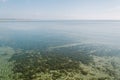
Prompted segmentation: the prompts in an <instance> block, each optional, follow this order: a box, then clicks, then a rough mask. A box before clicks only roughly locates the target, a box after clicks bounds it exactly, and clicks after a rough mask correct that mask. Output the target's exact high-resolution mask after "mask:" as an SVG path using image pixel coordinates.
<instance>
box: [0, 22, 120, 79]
mask: <svg viewBox="0 0 120 80" xmlns="http://www.w3.org/2000/svg"><path fill="white" fill-rule="evenodd" d="M19 49H22V50H24V51H28V52H29V50H33V52H34V51H38V52H41V51H42V52H44V51H45V52H48V53H49V52H50V53H51V52H53V53H58V54H62V55H65V56H66V54H67V55H72V56H73V55H76V53H84V54H89V55H90V56H91V55H92V56H94V58H93V59H95V61H97V60H98V62H99V60H101V61H103V62H106V63H102V62H99V63H98V62H95V66H98V67H100V70H99V69H97V68H94V69H95V70H97V71H98V73H100V74H95V73H94V75H101V74H102V73H104V74H105V75H106V76H108V77H110V76H112V77H114V79H113V78H111V77H110V78H107V80H119V79H120V78H119V77H116V75H119V72H113V73H116V75H115V74H109V73H108V72H107V69H106V68H105V71H106V72H104V71H103V72H102V70H101V69H103V67H102V66H107V65H105V64H108V65H110V66H111V63H107V61H111V60H113V59H114V58H113V57H115V59H114V60H113V62H114V64H115V65H116V64H118V65H117V66H119V64H120V63H119V62H117V61H119V60H120V59H119V57H118V56H120V21H104V20H103V21H102V20H100V21H99V20H96V21H95V20H83V21H82V20H75V21H74V20H71V21H67V20H66V21H65V20H64V21H62V20H61V21H6V22H5V21H4V22H0V54H1V56H0V57H1V62H0V63H1V64H3V65H2V66H1V67H0V71H1V75H0V79H2V80H10V79H11V80H12V78H6V76H5V74H7V73H4V75H2V74H3V72H4V70H5V69H4V68H3V67H4V66H6V65H7V66H9V64H10V63H11V62H10V63H8V62H7V60H9V59H10V58H12V56H13V55H14V54H15V53H16V52H17V51H18V50H19ZM9 53H11V54H9ZM68 53H70V54H68ZM77 55H78V54H77ZM6 56H7V57H6ZM101 56H102V57H101ZM106 56H107V60H106ZM4 57H5V58H4ZM13 57H14V56H13ZM17 57H19V56H17ZM67 57H68V58H69V57H70V59H71V60H72V59H73V58H71V56H67ZM67 57H65V58H67ZM2 58H4V59H2ZM79 58H80V57H77V58H76V56H75V57H74V59H77V60H79ZM74 59H73V61H74ZM15 60H16V59H15ZM60 60H62V59H60ZM80 60H81V62H82V59H81V58H80ZM80 60H79V61H80ZM16 61H17V60H16ZM79 61H78V62H79ZM5 63H6V65H4V64H5ZM84 63H86V62H84V61H83V64H84ZM27 64H28V63H27ZM91 64H92V63H91ZM12 65H14V64H12ZM54 65H55V64H54ZM100 65H102V66H100ZM12 67H13V66H12ZM14 67H15V66H14ZM84 67H89V68H90V67H91V65H90V66H86V65H84ZM101 67H102V68H101ZM8 68H9V70H8V72H9V73H10V70H12V69H11V67H8ZM111 69H112V70H114V69H115V70H120V67H115V68H113V66H112V68H111V67H110V70H111ZM2 70H3V72H2ZM50 70H51V69H50ZM55 70H57V69H56V68H55ZM6 72H7V71H6ZM58 72H59V71H58ZM93 72H94V71H93ZM111 72H112V71H111ZM10 74H11V73H10ZM76 74H77V73H76ZM76 74H75V75H76ZM78 74H79V73H78ZM88 74H90V73H88ZM90 75H91V74H90ZM83 76H86V75H84V73H83ZM91 76H92V77H89V78H88V79H87V80H92V79H93V77H94V76H93V75H91ZM106 76H104V75H103V76H102V75H101V77H102V78H103V77H106ZM99 77H100V76H99ZM101 77H100V79H101ZM59 78H60V79H61V77H59ZM26 79H27V78H26ZM26 79H25V80H26ZM49 79H50V78H49ZM52 79H53V78H52ZM79 79H80V78H79ZM23 80H24V79H23ZM31 80H32V79H31ZM36 80H38V79H36ZM40 80H41V79H40ZM42 80H44V79H42ZM50 80H51V79H50ZM53 80H54V79H53ZM56 80H57V78H56ZM63 80H67V79H63ZM76 80H77V79H76ZM83 80H86V79H85V78H83ZM95 80H98V79H97V78H96V79H95ZM101 80H106V79H105V78H104V79H101Z"/></svg>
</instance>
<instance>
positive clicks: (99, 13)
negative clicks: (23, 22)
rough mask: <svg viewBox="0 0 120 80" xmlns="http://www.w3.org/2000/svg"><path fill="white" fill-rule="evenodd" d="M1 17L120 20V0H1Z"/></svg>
mask: <svg viewBox="0 0 120 80" xmlns="http://www.w3.org/2000/svg"><path fill="white" fill-rule="evenodd" d="M0 18H16V19H41V20H57V19H58V20H59V19H60V20H66V19H67V20H74V19H77V20H81V19H88V20H89V19H90V20H91V19H95V20H96V19H98V20H99V19H100V20H101V19H103V20H104V19H107V20H109V19H110V20H111V19H112V20H120V0H0Z"/></svg>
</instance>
